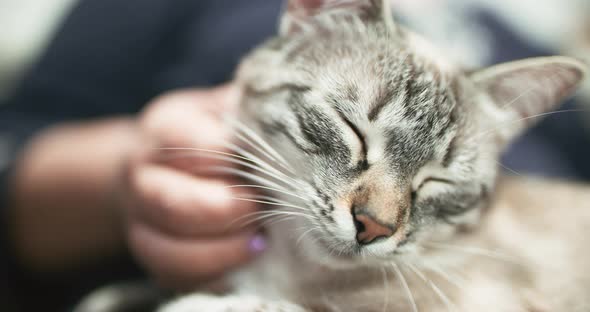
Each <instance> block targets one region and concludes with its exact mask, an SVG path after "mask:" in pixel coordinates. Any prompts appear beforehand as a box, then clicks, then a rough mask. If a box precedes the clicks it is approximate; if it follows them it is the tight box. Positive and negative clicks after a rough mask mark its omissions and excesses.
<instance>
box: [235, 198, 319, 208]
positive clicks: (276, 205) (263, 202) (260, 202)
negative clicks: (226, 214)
mask: <svg viewBox="0 0 590 312" xmlns="http://www.w3.org/2000/svg"><path fill="white" fill-rule="evenodd" d="M232 199H234V200H238V201H244V202H250V203H257V204H263V205H269V206H275V207H286V208H293V209H298V210H301V211H309V209H306V208H304V207H300V206H296V205H291V204H281V203H275V202H271V201H264V200H257V199H249V198H240V197H232Z"/></svg>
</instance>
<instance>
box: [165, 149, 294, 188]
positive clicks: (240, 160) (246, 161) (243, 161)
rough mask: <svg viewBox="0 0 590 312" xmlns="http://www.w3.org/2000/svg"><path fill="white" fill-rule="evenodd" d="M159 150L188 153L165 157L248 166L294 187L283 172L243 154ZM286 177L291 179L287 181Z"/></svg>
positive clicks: (192, 150) (212, 151) (204, 150)
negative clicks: (269, 168)
mask: <svg viewBox="0 0 590 312" xmlns="http://www.w3.org/2000/svg"><path fill="white" fill-rule="evenodd" d="M160 150H169V151H187V152H189V153H184V154H180V155H179V154H175V155H171V156H167V158H181V157H193V156H194V157H197V156H198V157H206V158H210V159H216V160H222V161H226V162H229V163H233V164H237V165H241V166H244V167H248V168H250V169H253V170H255V171H258V172H260V173H262V174H265V175H266V176H269V177H272V178H274V179H275V180H277V181H280V182H282V183H285V184H286V185H288V186H290V187H294V185H293V182H294V181H295V180H294V179H292V178H291V177H288V176H286V175H285V174H284V173H282V172H280V171H277V172H279V174H280V175H282V176H279V175H278V174H276V173H273V172H270V171H269V170H268V169H265V168H263V167H262V166H261V165H260V163H259V162H258V161H257V160H256V159H252V158H249V157H245V156H240V155H238V154H232V153H226V152H220V151H214V150H207V149H195V148H162V149H160ZM287 179H289V180H291V181H288V180H287Z"/></svg>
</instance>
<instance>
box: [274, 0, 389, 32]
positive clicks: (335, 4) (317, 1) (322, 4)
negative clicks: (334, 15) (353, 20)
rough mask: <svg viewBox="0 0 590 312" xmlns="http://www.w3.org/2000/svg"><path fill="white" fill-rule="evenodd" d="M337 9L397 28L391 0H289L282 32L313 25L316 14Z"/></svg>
mask: <svg viewBox="0 0 590 312" xmlns="http://www.w3.org/2000/svg"><path fill="white" fill-rule="evenodd" d="M337 10H339V11H346V12H348V13H351V14H355V15H358V16H359V17H360V18H361V19H362V20H367V21H382V22H385V23H386V24H387V25H388V27H390V29H392V30H395V29H396V26H395V22H394V20H393V15H392V12H391V6H390V1H389V0H287V7H286V9H285V12H284V14H283V17H282V18H281V25H280V33H281V35H289V34H293V33H297V32H300V31H302V30H304V29H305V28H306V27H313V26H312V24H313V23H310V22H312V21H313V18H314V17H315V16H318V15H321V14H323V13H327V12H335V11H337Z"/></svg>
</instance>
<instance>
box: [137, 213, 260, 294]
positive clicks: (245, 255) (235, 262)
mask: <svg viewBox="0 0 590 312" xmlns="http://www.w3.org/2000/svg"><path fill="white" fill-rule="evenodd" d="M129 240H130V245H131V246H132V248H133V250H134V251H135V254H136V256H138V258H139V259H140V261H142V263H143V265H144V266H145V267H147V268H148V270H150V271H152V272H153V273H154V274H155V275H156V278H157V279H159V281H160V282H162V283H164V284H166V285H182V284H187V283H192V284H194V283H196V282H205V281H208V280H211V279H214V278H217V277H218V276H219V275H221V274H224V273H226V272H227V271H228V270H232V269H235V268H237V267H238V266H240V265H243V264H245V263H247V262H248V261H250V260H252V259H253V258H254V257H256V256H257V255H258V254H260V253H261V252H262V251H263V250H264V249H265V247H266V241H265V239H264V238H263V237H262V236H260V235H258V234H255V233H246V234H241V235H236V236H232V237H225V238H218V239H209V240H207V239H203V240H201V239H196V240H177V239H175V238H174V237H170V236H167V235H165V234H163V233H161V232H159V231H157V230H154V229H153V228H150V227H149V226H146V225H145V224H142V223H132V224H130V225H129Z"/></svg>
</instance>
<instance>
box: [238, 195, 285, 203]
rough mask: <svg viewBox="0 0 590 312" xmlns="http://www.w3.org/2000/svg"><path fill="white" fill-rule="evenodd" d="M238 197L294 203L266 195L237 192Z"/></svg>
mask: <svg viewBox="0 0 590 312" xmlns="http://www.w3.org/2000/svg"><path fill="white" fill-rule="evenodd" d="M236 196H237V197H240V198H246V199H256V200H263V201H270V202H273V203H275V204H287V205H292V204H291V203H289V202H287V201H284V200H282V199H280V198H276V197H272V196H266V195H256V194H236Z"/></svg>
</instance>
